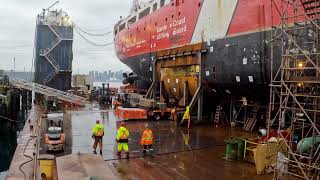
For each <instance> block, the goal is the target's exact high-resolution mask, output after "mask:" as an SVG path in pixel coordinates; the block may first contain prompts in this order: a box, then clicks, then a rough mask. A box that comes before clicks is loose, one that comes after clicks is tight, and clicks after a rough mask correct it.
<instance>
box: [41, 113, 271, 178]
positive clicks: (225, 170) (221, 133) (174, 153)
mask: <svg viewBox="0 0 320 180" xmlns="http://www.w3.org/2000/svg"><path fill="white" fill-rule="evenodd" d="M96 120H101V122H102V123H103V124H104V125H105V136H104V139H103V143H104V145H103V159H104V160H105V162H106V164H107V165H108V166H109V168H110V169H111V170H112V172H113V173H114V175H116V176H117V177H119V179H198V180H200V179H251V180H253V179H259V180H264V179H272V174H269V175H257V174H256V170H255V166H254V165H253V164H251V163H246V162H237V161H231V162H230V161H226V160H224V158H223V157H224V153H225V145H224V140H225V138H227V137H230V136H233V137H236V136H240V135H242V136H243V135H244V134H243V133H241V132H239V131H232V130H230V129H227V128H226V129H224V128H216V127H209V126H207V127H205V126H201V127H192V129H191V130H189V131H188V130H187V129H185V128H179V127H178V128H177V127H176V126H175V123H174V122H172V121H169V120H163V121H148V123H149V126H150V127H151V129H152V130H153V132H154V134H155V142H154V149H155V151H154V153H153V155H152V156H143V155H142V152H141V150H142V149H141V146H140V144H139V142H140V136H141V133H142V131H143V127H144V124H145V123H146V122H147V121H127V128H128V130H129V131H130V138H129V140H130V142H129V149H130V155H131V158H130V160H126V159H121V160H118V159H117V157H116V142H115V139H116V129H117V122H118V120H117V118H116V117H115V115H114V113H113V111H112V110H106V111H99V110H96V111H68V112H67V113H66V114H65V121H64V122H65V126H66V129H65V133H66V149H65V152H64V153H60V154H58V156H61V155H66V154H75V153H78V152H81V153H93V152H92V144H93V139H92V138H91V129H92V127H93V126H94V125H95V121H96ZM41 142H43V140H42V141H41ZM41 153H45V150H44V149H42V150H40V154H41Z"/></svg>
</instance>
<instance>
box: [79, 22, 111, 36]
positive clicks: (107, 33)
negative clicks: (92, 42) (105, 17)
mask: <svg viewBox="0 0 320 180" xmlns="http://www.w3.org/2000/svg"><path fill="white" fill-rule="evenodd" d="M74 27H75V29H77V30H80V31H81V32H83V33H85V34H88V35H90V36H107V35H109V34H111V33H112V31H108V32H106V33H103V34H93V33H89V32H87V31H85V30H83V29H81V28H80V27H79V26H78V25H77V24H74Z"/></svg>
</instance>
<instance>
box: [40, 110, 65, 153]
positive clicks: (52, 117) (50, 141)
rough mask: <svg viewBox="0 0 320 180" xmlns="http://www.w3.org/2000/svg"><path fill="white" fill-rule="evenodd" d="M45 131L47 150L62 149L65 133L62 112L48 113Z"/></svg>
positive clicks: (63, 147)
mask: <svg viewBox="0 0 320 180" xmlns="http://www.w3.org/2000/svg"><path fill="white" fill-rule="evenodd" d="M46 121H47V131H46V133H45V138H44V139H45V145H46V150H47V151H53V152H57V151H64V149H65V134H64V131H63V129H64V128H63V114H62V113H50V114H48V115H47V118H46Z"/></svg>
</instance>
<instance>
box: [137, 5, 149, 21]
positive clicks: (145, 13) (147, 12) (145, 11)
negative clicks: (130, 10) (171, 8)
mask: <svg viewBox="0 0 320 180" xmlns="http://www.w3.org/2000/svg"><path fill="white" fill-rule="evenodd" d="M149 13H150V7H148V8H147V9H145V10H143V11H142V12H141V13H139V19H142V18H143V17H145V16H146V15H148V14H149Z"/></svg>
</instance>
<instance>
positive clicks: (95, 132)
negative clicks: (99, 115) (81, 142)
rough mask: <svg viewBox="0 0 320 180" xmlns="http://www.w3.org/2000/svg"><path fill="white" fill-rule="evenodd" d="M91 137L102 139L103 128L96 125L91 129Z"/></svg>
mask: <svg viewBox="0 0 320 180" xmlns="http://www.w3.org/2000/svg"><path fill="white" fill-rule="evenodd" d="M92 135H94V136H98V137H102V136H103V135H104V126H103V125H102V124H96V125H95V126H94V128H93V129H92Z"/></svg>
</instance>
